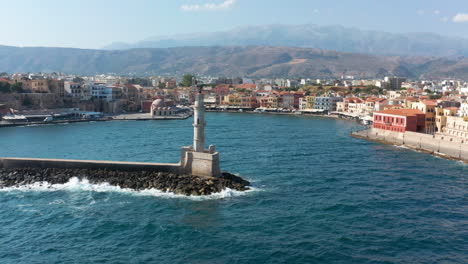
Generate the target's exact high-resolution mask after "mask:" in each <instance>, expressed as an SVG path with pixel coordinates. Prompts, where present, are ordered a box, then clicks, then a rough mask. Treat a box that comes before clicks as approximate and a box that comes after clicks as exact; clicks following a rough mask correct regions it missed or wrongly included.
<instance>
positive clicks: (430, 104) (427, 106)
mask: <svg viewBox="0 0 468 264" xmlns="http://www.w3.org/2000/svg"><path fill="white" fill-rule="evenodd" d="M436 106H437V103H436V101H433V100H422V101H420V102H414V103H412V104H411V109H419V110H420V111H422V112H423V113H424V114H425V115H426V125H425V129H426V131H425V133H428V134H434V133H435V132H436V122H435V121H436V118H435V112H436V109H435V108H436Z"/></svg>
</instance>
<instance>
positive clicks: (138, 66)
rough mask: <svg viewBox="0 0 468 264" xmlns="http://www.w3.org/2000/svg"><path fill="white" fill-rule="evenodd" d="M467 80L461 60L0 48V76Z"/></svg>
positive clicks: (244, 50) (283, 51)
mask: <svg viewBox="0 0 468 264" xmlns="http://www.w3.org/2000/svg"><path fill="white" fill-rule="evenodd" d="M3 71H6V72H10V73H13V72H66V73H75V74H86V75H91V74H98V73H116V74H122V75H163V74H170V75H177V76H180V75H182V74H185V73H193V74H199V75H201V74H202V75H212V76H226V77H235V76H245V77H310V78H338V77H339V76H341V75H343V74H346V75H354V76H356V77H358V78H381V77H384V76H402V77H408V78H430V79H431V78H434V79H445V78H450V79H452V78H455V79H465V80H468V59H467V58H464V57H445V58H442V57H433V56H432V57H429V56H381V55H369V54H360V53H348V52H337V51H329V50H321V49H312V48H300V47H271V46H227V47H220V46H215V47H177V48H141V49H130V50H86V49H74V48H34V47H29V48H20V47H11V46H0V72H3Z"/></svg>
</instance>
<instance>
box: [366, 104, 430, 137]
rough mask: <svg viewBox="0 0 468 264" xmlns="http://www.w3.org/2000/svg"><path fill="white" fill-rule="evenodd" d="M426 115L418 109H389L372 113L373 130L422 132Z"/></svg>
mask: <svg viewBox="0 0 468 264" xmlns="http://www.w3.org/2000/svg"><path fill="white" fill-rule="evenodd" d="M425 118H426V114H425V113H423V112H422V111H421V110H418V109H389V110H383V111H379V112H374V128H378V129H384V130H389V131H395V132H401V133H404V132H406V131H412V132H424V131H425V125H426V122H425Z"/></svg>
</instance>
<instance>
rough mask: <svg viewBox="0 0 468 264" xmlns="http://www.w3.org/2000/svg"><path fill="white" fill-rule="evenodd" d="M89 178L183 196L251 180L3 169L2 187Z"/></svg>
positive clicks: (243, 187)
mask: <svg viewBox="0 0 468 264" xmlns="http://www.w3.org/2000/svg"><path fill="white" fill-rule="evenodd" d="M74 177H76V178H78V179H80V180H83V179H87V180H88V181H89V182H90V183H92V184H99V183H109V184H110V185H113V186H119V187H121V188H128V189H133V190H137V191H138V190H145V189H157V190H161V191H165V192H173V193H175V194H182V195H187V196H188V195H192V196H200V195H210V194H213V193H218V192H221V191H223V190H224V189H226V188H230V189H233V190H237V191H246V190H248V189H249V187H248V186H249V185H250V182H248V181H246V180H244V179H242V178H241V177H238V176H236V175H233V174H230V173H227V172H223V173H222V175H221V176H220V177H199V176H193V175H179V174H174V173H167V172H157V171H120V170H105V169H57V168H47V169H43V168H17V169H6V168H0V189H1V188H6V187H18V186H22V185H28V184H33V183H40V182H47V183H49V184H64V183H67V182H68V181H69V180H70V179H71V178H74Z"/></svg>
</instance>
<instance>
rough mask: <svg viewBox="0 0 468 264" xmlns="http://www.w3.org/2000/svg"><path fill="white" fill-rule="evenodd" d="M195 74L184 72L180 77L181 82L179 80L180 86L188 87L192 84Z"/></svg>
mask: <svg viewBox="0 0 468 264" xmlns="http://www.w3.org/2000/svg"><path fill="white" fill-rule="evenodd" d="M194 77H195V76H193V75H192V74H185V75H184V77H182V82H180V86H183V87H190V86H192V80H193V78H194Z"/></svg>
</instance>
